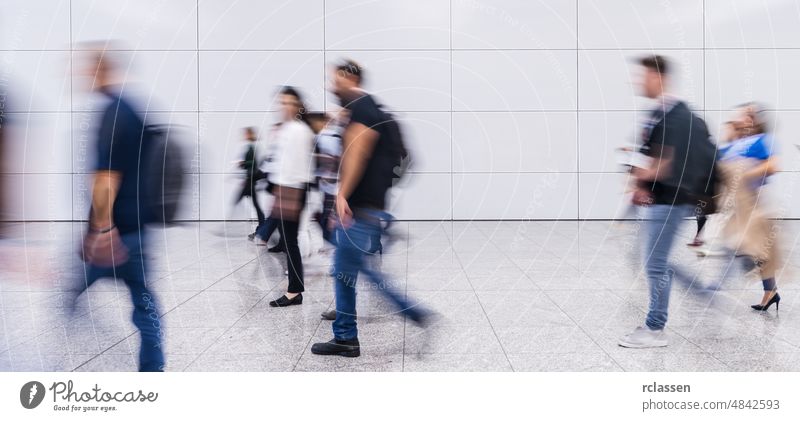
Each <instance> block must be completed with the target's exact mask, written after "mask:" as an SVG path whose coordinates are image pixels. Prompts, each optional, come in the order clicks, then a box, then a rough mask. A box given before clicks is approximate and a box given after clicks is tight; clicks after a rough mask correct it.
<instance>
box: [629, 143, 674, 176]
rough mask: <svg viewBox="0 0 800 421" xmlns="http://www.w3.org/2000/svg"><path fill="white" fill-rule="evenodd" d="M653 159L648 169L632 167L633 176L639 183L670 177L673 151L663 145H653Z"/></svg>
mask: <svg viewBox="0 0 800 421" xmlns="http://www.w3.org/2000/svg"><path fill="white" fill-rule="evenodd" d="M652 148H653V157H652V158H653V159H652V162H651V163H650V167H649V168H637V167H634V169H633V174H634V175H635V176H636V178H637V179H639V180H640V181H659V180H663V179H665V178H667V177H669V175H670V169H671V168H672V167H671V166H672V159H673V149H672V147H671V146H666V145H663V144H659V145H654V146H652Z"/></svg>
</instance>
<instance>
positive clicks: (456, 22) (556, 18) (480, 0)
mask: <svg viewBox="0 0 800 421" xmlns="http://www.w3.org/2000/svg"><path fill="white" fill-rule="evenodd" d="M452 7H453V11H452V14H453V18H452V19H453V48H454V49H548V48H575V42H576V37H575V28H576V26H575V25H576V21H575V10H576V2H575V0H555V1H537V0H534V1H531V0H500V1H487V0H454V1H453V2H452Z"/></svg>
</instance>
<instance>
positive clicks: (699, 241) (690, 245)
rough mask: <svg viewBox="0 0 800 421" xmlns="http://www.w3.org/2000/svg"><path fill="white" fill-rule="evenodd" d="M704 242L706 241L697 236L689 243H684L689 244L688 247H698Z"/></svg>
mask: <svg viewBox="0 0 800 421" xmlns="http://www.w3.org/2000/svg"><path fill="white" fill-rule="evenodd" d="M705 243H706V242H705V241H703V240H701V239H699V238H695V239H694V241H692V242H691V243H688V244H686V245H687V246H689V247H700V246H702V245H703V244H705Z"/></svg>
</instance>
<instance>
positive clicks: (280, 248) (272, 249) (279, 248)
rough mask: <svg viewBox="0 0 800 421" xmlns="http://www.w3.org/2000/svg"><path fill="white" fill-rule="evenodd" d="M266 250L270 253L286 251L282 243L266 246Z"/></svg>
mask: <svg viewBox="0 0 800 421" xmlns="http://www.w3.org/2000/svg"><path fill="white" fill-rule="evenodd" d="M267 251H268V252H270V253H283V252H284V251H286V249H284V248H283V246H282V245H280V244H278V245H277V246H272V247H270V248H268V249H267Z"/></svg>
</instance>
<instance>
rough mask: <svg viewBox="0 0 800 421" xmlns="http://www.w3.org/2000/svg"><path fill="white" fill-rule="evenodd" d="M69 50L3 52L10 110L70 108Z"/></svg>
mask: <svg viewBox="0 0 800 421" xmlns="http://www.w3.org/2000/svg"><path fill="white" fill-rule="evenodd" d="M69 68H70V67H69V53H65V52H61V51H0V69H2V70H0V71H2V72H3V73H0V74H1V75H2V76H3V77H4V78H3V79H4V83H3V85H2V87H3V88H7V90H8V91H7V95H8V100H7V101H6V100H5V99H4V100H3V106H4V108H5V110H6V111H16V112H42V111H51V112H68V111H70V71H69Z"/></svg>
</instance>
